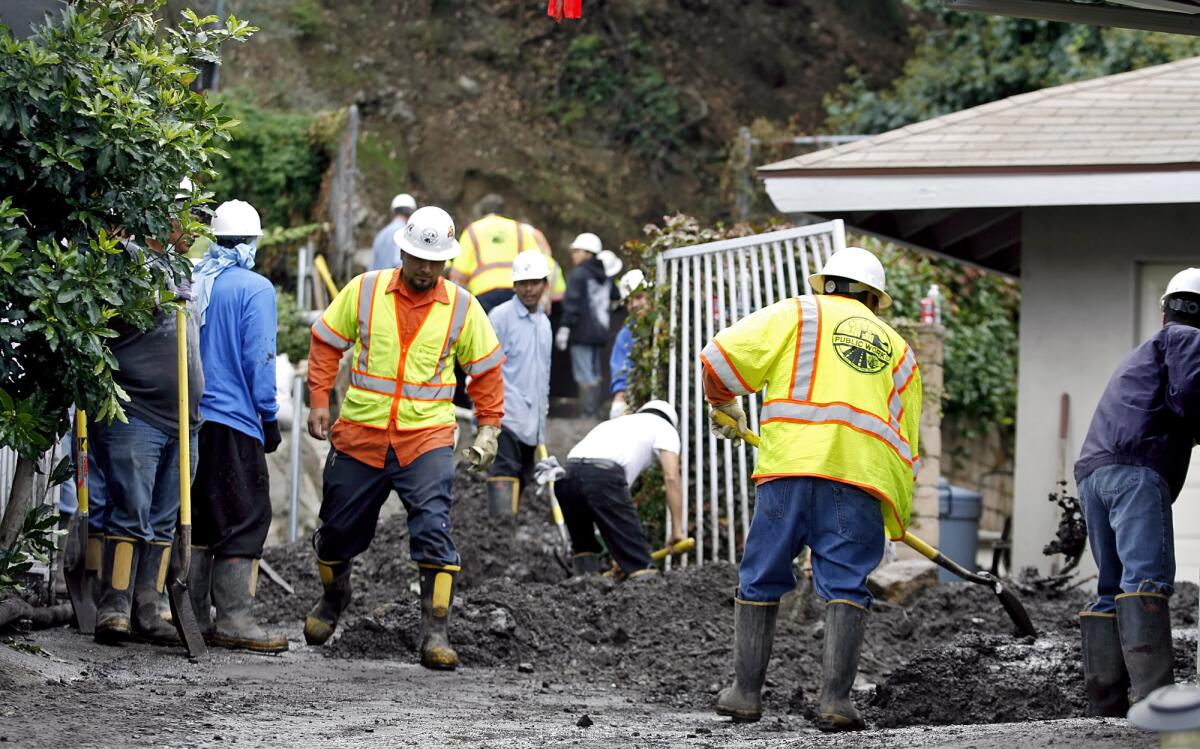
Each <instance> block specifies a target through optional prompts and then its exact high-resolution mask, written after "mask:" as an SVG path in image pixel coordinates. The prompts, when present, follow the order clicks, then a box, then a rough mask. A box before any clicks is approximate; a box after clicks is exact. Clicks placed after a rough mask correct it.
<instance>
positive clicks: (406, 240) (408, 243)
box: [394, 205, 462, 260]
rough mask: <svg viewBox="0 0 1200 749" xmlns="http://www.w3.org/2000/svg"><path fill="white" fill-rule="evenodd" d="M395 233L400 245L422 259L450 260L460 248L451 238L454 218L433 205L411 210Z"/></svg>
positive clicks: (456, 255)
mask: <svg viewBox="0 0 1200 749" xmlns="http://www.w3.org/2000/svg"><path fill="white" fill-rule="evenodd" d="M394 237H395V240H396V244H398V245H400V249H402V250H404V251H405V252H407V253H408V254H409V255H412V256H413V257H419V258H421V259H422V260H453V259H454V258H456V257H458V253H459V251H460V250H461V249H462V248H461V247H459V245H458V240H457V239H455V238H454V219H452V218H450V214H449V213H446V212H445V211H443V210H442V209H441V208H438V207H437V206H435V205H427V206H425V207H424V208H418V209H417V210H416V211H414V212H413V215H411V216H409V217H408V223H407V224H405V225H404V228H403V229H399V230H397V231H396V233H395V235H394Z"/></svg>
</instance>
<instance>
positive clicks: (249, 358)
mask: <svg viewBox="0 0 1200 749" xmlns="http://www.w3.org/2000/svg"><path fill="white" fill-rule="evenodd" d="M275 331H276V323H275V287H274V286H272V285H271V282H270V281H268V280H267V279H266V278H264V277H263V276H260V275H259V274H257V273H255V272H254V271H252V270H248V269H246V268H242V267H238V266H235V267H233V268H228V269H226V270H224V271H222V272H221V275H219V276H217V278H216V280H215V281H213V286H212V292H211V294H210V296H209V302H208V309H207V311H206V313H205V318H204V326H203V327H202V328H200V358H201V360H202V361H203V364H204V396H203V397H201V399H200V414H201V415H202V416H203V417H204V418H205V419H206V420H209V421H215V422H218V423H221V424H224V425H225V426H227V427H230V428H231V429H236V430H238V431H239V432H242V433H243V434H246V435H249V436H251V437H254V438H256V439H257V440H258V441H259V442H262V441H263V430H262V424H261V423H260V419H261V420H262V421H274V420H275V416H276V412H278V410H279V404H278V403H277V402H276V401H275Z"/></svg>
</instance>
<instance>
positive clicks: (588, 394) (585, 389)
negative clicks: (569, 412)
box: [579, 385, 596, 419]
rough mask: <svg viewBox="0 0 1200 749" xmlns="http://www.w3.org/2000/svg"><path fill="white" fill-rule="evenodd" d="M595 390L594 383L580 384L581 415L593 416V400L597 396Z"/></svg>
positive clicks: (587, 417) (583, 416) (588, 417)
mask: <svg viewBox="0 0 1200 749" xmlns="http://www.w3.org/2000/svg"><path fill="white" fill-rule="evenodd" d="M594 390H596V387H595V386H594V385H580V386H579V415H580V416H581V417H582V418H585V419H590V418H592V401H593V400H594V398H595V396H593V395H592V392H593V391H594Z"/></svg>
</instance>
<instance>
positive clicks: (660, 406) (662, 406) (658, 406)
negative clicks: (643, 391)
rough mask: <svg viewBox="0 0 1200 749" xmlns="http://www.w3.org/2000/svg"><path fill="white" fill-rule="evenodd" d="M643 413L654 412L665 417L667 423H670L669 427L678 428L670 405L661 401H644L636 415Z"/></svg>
mask: <svg viewBox="0 0 1200 749" xmlns="http://www.w3.org/2000/svg"><path fill="white" fill-rule="evenodd" d="M643 411H654V412H655V413H660V414H662V415H663V416H666V417H667V421H669V422H671V426H673V427H675V428H676V429H678V428H679V423H678V422H677V421H676V419H675V409H673V408H671V404H670V403H667V402H666V401H662V400H653V401H646V402H645V403H643V404H642V407H641V408H639V409H638V410H637V412H638V413H642V412H643Z"/></svg>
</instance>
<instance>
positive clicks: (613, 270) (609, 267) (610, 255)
mask: <svg viewBox="0 0 1200 749" xmlns="http://www.w3.org/2000/svg"><path fill="white" fill-rule="evenodd" d="M596 257H598V258H600V262H601V263H603V264H604V275H606V276H608V277H609V278H612V277H613V276H615V275H617V274H618V273H620V272H621V268H624V267H625V263H623V262H621V258H619V257H617V253H615V252H613V251H612V250H604V251H603V252H601V253H600V254H599V255H597V256H596Z"/></svg>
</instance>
